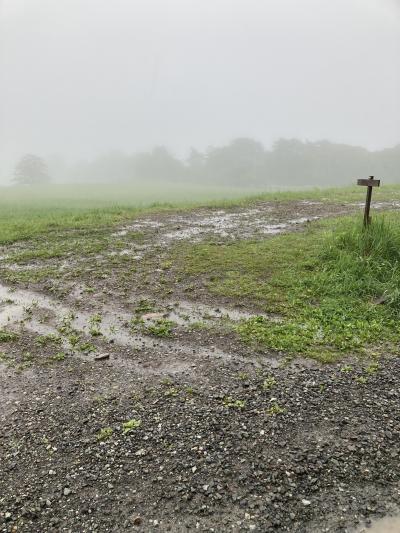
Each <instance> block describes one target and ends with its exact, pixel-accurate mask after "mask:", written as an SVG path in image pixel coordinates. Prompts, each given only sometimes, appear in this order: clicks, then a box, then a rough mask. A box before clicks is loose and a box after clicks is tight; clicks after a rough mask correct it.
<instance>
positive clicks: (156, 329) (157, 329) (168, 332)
mask: <svg viewBox="0 0 400 533" xmlns="http://www.w3.org/2000/svg"><path fill="white" fill-rule="evenodd" d="M174 326H176V323H175V322H172V320H167V319H165V318H159V319H158V320H156V321H155V322H154V324H149V325H148V326H146V328H145V329H146V332H147V333H151V335H155V336H156V337H171V336H172V329H173V327H174Z"/></svg>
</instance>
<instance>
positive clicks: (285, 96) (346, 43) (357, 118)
mask: <svg viewBox="0 0 400 533" xmlns="http://www.w3.org/2000/svg"><path fill="white" fill-rule="evenodd" d="M0 44H1V55H0V76H1V79H0V82H1V83H0V102H1V129H0V135H1V139H0V140H1V153H0V179H1V180H2V182H3V183H5V182H8V181H9V180H10V178H11V177H12V175H13V169H14V166H15V164H16V162H17V161H18V160H19V158H20V157H21V156H23V155H24V154H25V153H33V154H37V155H39V156H41V157H43V158H44V159H45V160H46V161H47V164H48V166H49V169H50V174H51V178H52V179H53V181H56V182H57V181H85V182H87V181H89V182H90V181H92V182H93V181H115V180H130V179H136V180H139V181H140V180H141V179H146V180H147V179H149V178H151V177H154V178H156V179H167V180H171V179H173V180H175V181H178V182H179V181H180V180H187V179H188V178H190V179H191V180H194V181H207V180H208V181H211V182H215V181H217V182H219V183H221V184H225V185H227V184H228V185H232V184H235V185H237V184H240V185H243V184H248V185H249V186H254V185H256V186H259V185H260V184H266V185H271V186H276V185H277V184H281V185H282V184H285V185H287V186H292V185H297V184H299V183H304V181H305V184H308V185H318V184H320V185H326V184H329V183H333V182H334V179H335V177H337V178H338V179H339V182H340V183H347V180H348V177H349V178H351V179H352V178H353V175H355V174H369V173H376V174H380V175H381V176H382V177H384V178H385V177H386V179H387V181H388V180H389V181H398V180H400V175H399V171H398V169H399V168H400V164H399V162H400V149H399V147H398V144H399V142H400V98H399V94H400V68H399V65H398V58H399V56H400V2H399V1H398V0H337V1H335V2H330V1H328V0H304V1H303V2H298V1H296V0H264V1H262V0H236V1H232V0H212V1H211V0H209V1H202V2H200V1H196V0H169V1H168V2H165V1H161V0H134V1H132V0H114V1H113V2H99V1H98V0H97V1H95V0H58V1H57V2H54V1H52V0H3V1H2V2H1V26H0ZM237 138H239V139H254V140H255V141H248V142H247V144H246V142H245V143H243V142H242V144H240V145H238V144H233V145H232V144H231V143H232V141H233V140H234V139H237ZM282 138H283V139H288V140H289V139H299V140H300V141H301V142H293V141H286V144H285V143H284V142H283V141H281V144H279V143H278V144H274V143H275V142H276V141H277V140H279V139H282ZM321 139H329V140H330V141H331V142H332V143H337V144H338V145H340V146H338V145H336V144H335V145H330V144H328V143H323V144H321V143H320V142H319V141H320V140H321ZM307 141H310V142H307ZM282 142H283V144H282ZM258 143H260V144H258ZM343 144H347V145H353V146H363V147H365V148H366V149H368V150H370V151H374V153H372V154H371V153H370V152H367V151H363V150H361V149H350V148H346V147H345V146H343ZM396 145H397V148H396V149H393V150H391V151H382V149H384V148H389V147H394V146H396ZM157 146H162V147H166V148H167V150H168V151H166V150H164V151H163V149H158V151H157V150H156V151H155V152H153V149H154V147H157ZM191 147H194V148H195V149H196V150H194V151H193V150H191ZM210 147H214V148H210ZM215 147H217V148H215ZM220 147H225V148H220ZM375 151H378V152H377V153H375ZM138 154H139V155H138ZM163 173H165V176H164V175H163Z"/></svg>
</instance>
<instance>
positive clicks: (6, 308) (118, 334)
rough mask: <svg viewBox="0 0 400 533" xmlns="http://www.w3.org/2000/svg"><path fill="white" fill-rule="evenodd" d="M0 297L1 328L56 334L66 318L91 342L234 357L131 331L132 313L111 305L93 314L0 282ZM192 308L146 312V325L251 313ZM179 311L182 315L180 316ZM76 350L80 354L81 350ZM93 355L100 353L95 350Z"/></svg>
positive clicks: (183, 304) (185, 305) (40, 333)
mask: <svg viewBox="0 0 400 533" xmlns="http://www.w3.org/2000/svg"><path fill="white" fill-rule="evenodd" d="M0 300H2V303H1V304H0V327H4V326H7V325H12V324H18V323H23V325H24V327H25V328H26V329H28V330H30V331H32V332H34V333H37V334H38V335H49V334H56V335H58V334H59V332H58V327H59V326H60V324H62V323H63V321H64V324H65V323H66V322H65V321H67V323H68V325H69V326H70V327H71V328H73V329H74V330H76V331H78V332H79V333H83V334H85V335H87V336H88V337H90V336H92V338H93V342H95V338H99V339H101V340H105V341H107V342H111V343H116V344H118V345H120V346H125V347H129V348H134V349H138V350H143V349H151V350H152V351H154V350H157V351H162V352H163V355H164V356H165V355H167V354H169V355H171V356H173V357H175V358H176V357H177V356H178V355H183V356H185V357H187V356H192V355H201V356H203V357H211V358H213V359H218V358H219V359H223V360H225V361H229V360H231V359H232V358H233V357H234V356H232V355H230V354H228V353H225V352H223V351H222V350H219V349H217V348H211V349H209V348H202V347H199V346H196V347H195V348H193V347H192V346H189V345H184V344H178V343H177V342H176V341H174V340H171V341H169V340H165V339H160V338H158V337H152V336H150V335H145V334H141V333H139V332H135V331H132V330H131V329H130V327H129V326H130V323H131V319H132V314H130V313H127V312H123V311H120V310H114V309H112V308H110V307H104V306H103V307H100V308H99V309H97V313H96V314H91V313H89V312H86V311H80V310H79V311H78V310H76V309H72V308H70V307H67V306H65V305H62V304H60V303H58V302H56V301H54V300H53V299H51V298H49V297H47V296H44V295H42V294H38V293H35V292H32V291H29V290H14V291H12V290H11V291H10V289H9V288H8V287H5V286H3V285H0ZM193 308H194V306H193V305H192V304H190V303H188V302H183V303H182V304H181V305H180V306H178V309H179V311H178V309H176V307H174V311H167V312H166V313H149V314H147V320H146V325H148V323H152V322H153V323H157V321H158V320H160V319H161V318H164V317H168V318H169V319H170V320H173V319H174V321H175V322H176V323H177V324H182V325H187V324H188V315H187V314H188V313H189V323H190V320H191V321H192V322H194V321H198V320H199V318H200V316H201V315H202V316H203V318H204V314H205V313H208V314H209V316H210V317H215V318H223V317H229V318H230V319H233V317H235V318H236V319H242V318H244V317H247V316H251V315H248V314H247V313H243V312H241V311H235V310H233V311H231V310H227V309H223V308H221V309H215V310H212V309H210V308H209V307H207V306H197V307H196V311H193ZM43 309H44V310H46V311H50V314H51V315H52V316H51V317H50V316H49V317H48V320H49V322H46V323H43V322H41V321H39V320H38V319H37V318H36V317H35V313H36V312H37V311H39V310H43ZM181 313H184V314H183V315H182V314H181ZM190 314H191V318H190ZM139 316H140V315H139ZM144 317H146V315H144ZM144 317H143V318H144ZM93 333H94V337H93ZM64 341H65V343H66V347H67V348H68V347H69V345H68V339H67V338H66V339H64V340H63V342H64ZM69 348H70V347H69ZM75 353H77V355H80V356H83V354H82V353H78V352H75ZM96 354H97V355H99V353H98V352H96Z"/></svg>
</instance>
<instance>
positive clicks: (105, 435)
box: [96, 427, 113, 441]
mask: <svg viewBox="0 0 400 533" xmlns="http://www.w3.org/2000/svg"><path fill="white" fill-rule="evenodd" d="M112 434H113V429H112V428H110V427H106V428H101V430H100V431H99V432H98V433H97V435H96V437H97V440H98V441H102V440H107V439H109V438H110V437H111V436H112Z"/></svg>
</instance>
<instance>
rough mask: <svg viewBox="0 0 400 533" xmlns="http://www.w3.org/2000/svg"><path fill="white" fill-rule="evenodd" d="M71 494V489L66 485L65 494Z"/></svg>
mask: <svg viewBox="0 0 400 533" xmlns="http://www.w3.org/2000/svg"><path fill="white" fill-rule="evenodd" d="M70 494H71V489H69V488H68V487H65V489H64V496H69V495H70Z"/></svg>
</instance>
